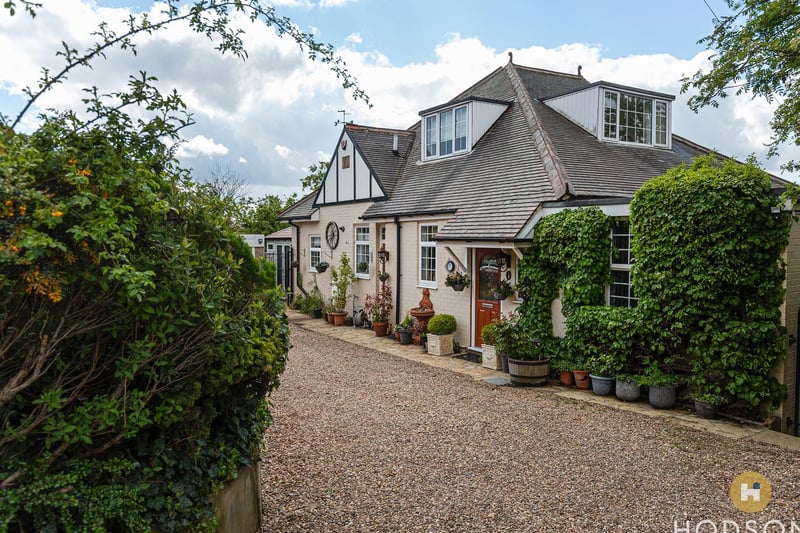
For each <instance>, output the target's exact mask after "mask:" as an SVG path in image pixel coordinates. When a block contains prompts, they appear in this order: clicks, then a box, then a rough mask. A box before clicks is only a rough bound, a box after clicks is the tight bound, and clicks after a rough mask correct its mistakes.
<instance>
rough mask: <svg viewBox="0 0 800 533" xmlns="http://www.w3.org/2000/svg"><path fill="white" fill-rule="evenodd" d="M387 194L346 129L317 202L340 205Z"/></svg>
mask: <svg viewBox="0 0 800 533" xmlns="http://www.w3.org/2000/svg"><path fill="white" fill-rule="evenodd" d="M389 148H390V147H387V149H389ZM385 197H386V194H385V193H384V191H383V188H381V186H380V184H379V183H378V179H377V177H376V176H375V174H374V173H373V172H372V170H371V168H370V167H369V165H368V164H367V162H366V160H365V159H364V157H363V155H362V154H361V152H360V151H359V150H358V147H357V146H356V145H355V143H354V142H353V139H352V138H351V137H350V135H349V134H348V133H347V130H346V129H345V130H343V131H342V136H341V137H340V138H339V143H338V144H337V146H336V151H335V152H334V154H333V158H331V163H330V167H329V168H328V172H327V174H325V179H324V180H323V181H322V185H321V186H320V190H319V194H318V195H317V199H316V201H315V202H314V204H315V205H322V204H336V203H342V202H355V201H359V200H375V199H381V198H385Z"/></svg>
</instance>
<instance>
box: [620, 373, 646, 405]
mask: <svg viewBox="0 0 800 533" xmlns="http://www.w3.org/2000/svg"><path fill="white" fill-rule="evenodd" d="M616 393H617V398H619V399H620V400H622V401H623V402H636V401H639V396H640V394H641V387H640V386H639V383H638V382H636V381H624V380H619V379H618V380H617V391H616Z"/></svg>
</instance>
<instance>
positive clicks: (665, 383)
mask: <svg viewBox="0 0 800 533" xmlns="http://www.w3.org/2000/svg"><path fill="white" fill-rule="evenodd" d="M642 383H643V384H644V385H647V386H648V387H649V391H648V396H647V400H648V402H650V405H652V406H653V407H655V408H657V409H670V408H671V407H673V406H674V405H675V389H676V388H677V386H678V377H677V376H675V375H673V374H669V373H666V372H664V371H663V370H662V369H661V367H660V365H659V364H658V363H657V362H655V361H652V362H650V363H649V364H648V365H647V369H646V370H645V373H644V375H643V376H642Z"/></svg>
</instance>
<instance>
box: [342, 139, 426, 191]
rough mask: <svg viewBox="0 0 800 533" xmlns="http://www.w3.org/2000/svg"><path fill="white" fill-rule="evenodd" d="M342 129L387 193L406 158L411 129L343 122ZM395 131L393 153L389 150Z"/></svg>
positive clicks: (392, 188) (393, 186)
mask: <svg viewBox="0 0 800 533" xmlns="http://www.w3.org/2000/svg"><path fill="white" fill-rule="evenodd" d="M345 130H346V131H347V133H348V134H349V135H350V137H351V138H352V139H353V141H354V142H355V144H356V146H357V147H358V149H359V150H360V151H361V153H362V154H363V156H364V159H366V160H367V162H368V163H369V165H370V167H371V168H372V170H373V172H375V174H376V175H377V177H378V181H379V182H380V184H381V186H383V190H384V191H385V192H386V194H387V195H391V194H392V192H393V191H394V188H395V184H396V183H397V179H398V177H399V176H400V172H401V171H402V170H403V165H404V164H405V162H406V161H407V160H408V151H409V149H410V148H411V143H412V142H413V141H414V133H413V132H411V131H408V130H394V129H386V128H371V127H368V126H360V125H358V124H347V125H345ZM395 135H397V153H395V152H393V151H392V146H393V142H394V136H395Z"/></svg>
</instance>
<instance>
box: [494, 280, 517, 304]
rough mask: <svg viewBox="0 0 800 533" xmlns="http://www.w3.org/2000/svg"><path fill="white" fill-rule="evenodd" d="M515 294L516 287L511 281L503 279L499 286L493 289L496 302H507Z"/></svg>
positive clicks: (498, 283)
mask: <svg viewBox="0 0 800 533" xmlns="http://www.w3.org/2000/svg"><path fill="white" fill-rule="evenodd" d="M513 293H514V286H513V285H512V284H511V282H510V281H508V280H506V279H501V280H500V281H498V282H497V285H495V286H494V288H493V289H492V295H493V296H494V299H495V300H505V299H506V298H508V297H509V296H511V295H512V294H513Z"/></svg>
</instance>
